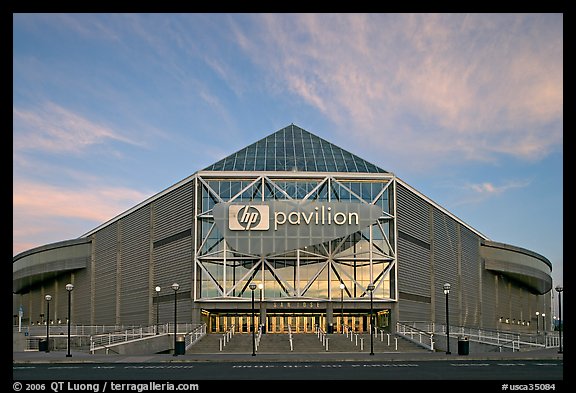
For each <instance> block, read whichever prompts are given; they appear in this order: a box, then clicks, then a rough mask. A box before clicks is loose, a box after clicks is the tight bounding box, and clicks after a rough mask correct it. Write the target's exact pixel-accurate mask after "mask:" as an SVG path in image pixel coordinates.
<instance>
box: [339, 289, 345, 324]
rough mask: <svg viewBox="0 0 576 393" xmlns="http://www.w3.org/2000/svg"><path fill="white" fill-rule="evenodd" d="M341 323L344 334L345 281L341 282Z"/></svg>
mask: <svg viewBox="0 0 576 393" xmlns="http://www.w3.org/2000/svg"><path fill="white" fill-rule="evenodd" d="M340 325H341V327H342V334H344V283H340Z"/></svg>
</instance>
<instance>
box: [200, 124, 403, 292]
mask: <svg viewBox="0 0 576 393" xmlns="http://www.w3.org/2000/svg"><path fill="white" fill-rule="evenodd" d="M220 171H230V172H234V173H225V174H224V173H219V172H220ZM255 171H256V172H255ZM279 172H284V173H279ZM285 172H291V173H290V174H287V173H285ZM324 172H334V173H331V174H326V173H324ZM393 188H394V182H393V176H392V175H391V174H389V173H388V172H386V171H384V170H382V169H380V168H378V167H376V166H375V165H372V164H370V163H368V162H366V161H364V160H362V159H360V158H358V157H357V156H355V155H353V154H351V153H349V152H347V151H345V150H343V149H341V148H338V147H336V146H334V145H332V144H331V143H329V142H326V141H324V140H323V139H321V138H318V137H316V136H314V135H312V134H310V133H308V132H307V131H305V130H303V129H301V128H299V127H296V126H288V127H286V128H284V129H282V130H280V131H278V132H276V133H274V134H272V135H270V136H269V137H267V138H264V139H262V140H260V141H258V142H256V143H254V144H252V145H250V146H248V147H246V148H245V149H242V150H240V151H239V152H237V153H235V154H232V155H231V156H229V157H226V158H224V159H222V160H220V161H219V162H217V163H215V164H214V165H212V166H210V167H208V168H206V169H205V170H204V171H201V172H200V173H199V175H198V181H197V192H198V194H197V195H199V198H198V199H197V201H196V202H197V206H196V210H195V211H196V212H197V216H196V234H197V239H196V247H195V264H196V274H195V277H197V280H199V281H200V282H199V283H197V284H198V285H196V286H195V287H196V288H197V291H196V293H195V300H211V299H213V300H216V299H217V300H223V299H227V300H234V299H249V298H250V297H251V291H250V289H249V287H248V286H249V285H250V284H251V283H255V284H257V285H259V284H261V285H263V288H262V298H263V299H264V300H282V301H289V300H292V299H293V300H302V299H314V300H332V299H336V300H340V298H341V296H342V295H343V298H344V300H369V298H370V296H369V293H368V292H367V287H368V285H369V284H370V283H374V285H375V287H376V288H375V290H374V293H373V297H374V299H378V300H380V301H382V300H389V301H394V300H395V277H396V270H395V269H396V252H395V244H396V239H395V238H394V236H395V233H396V231H395V225H396V224H395V220H394V211H395V208H394V189H393ZM274 200H283V201H298V202H301V201H311V202H349V203H350V202H351V203H358V204H370V205H375V206H378V207H379V210H380V209H381V211H382V214H381V215H380V217H379V218H378V219H377V220H376V222H374V223H373V224H372V225H370V226H367V227H365V228H363V229H361V230H359V231H357V232H354V233H352V234H348V235H346V236H342V237H338V238H334V239H330V240H328V241H325V242H323V243H320V244H314V245H310V246H307V247H302V248H299V249H293V250H288V251H282V252H280V253H271V254H267V255H257V254H254V255H252V254H246V253H241V252H238V251H236V250H234V249H231V248H230V246H229V245H228V244H227V243H226V241H225V238H224V234H223V233H221V232H220V231H219V230H218V227H217V226H216V225H215V223H214V216H213V214H212V209H213V208H214V206H215V205H216V204H218V203H223V202H234V203H240V202H243V203H252V204H254V203H264V202H266V201H274ZM341 284H344V290H343V294H342V293H341V288H340V285H341Z"/></svg>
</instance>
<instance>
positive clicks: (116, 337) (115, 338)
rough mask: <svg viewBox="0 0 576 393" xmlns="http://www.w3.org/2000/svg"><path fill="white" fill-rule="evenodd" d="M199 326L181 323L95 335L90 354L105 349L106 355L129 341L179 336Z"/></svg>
mask: <svg viewBox="0 0 576 393" xmlns="http://www.w3.org/2000/svg"><path fill="white" fill-rule="evenodd" d="M198 326H199V325H198V324H191V323H186V324H184V323H179V324H178V325H177V326H176V327H174V324H171V323H165V324H163V325H152V326H145V327H137V328H132V329H126V330H123V331H116V332H109V333H104V334H98V335H93V336H90V353H92V354H94V352H95V351H96V350H98V349H105V350H106V353H108V352H109V351H110V348H111V347H112V346H117V345H120V344H124V343H126V342H129V341H134V340H141V339H144V338H148V337H154V336H157V335H160V334H161V335H165V334H178V332H179V331H180V332H185V333H188V332H191V331H193V330H194V329H196V328H197V327H198Z"/></svg>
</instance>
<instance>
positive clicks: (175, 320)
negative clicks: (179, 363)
mask: <svg viewBox="0 0 576 393" xmlns="http://www.w3.org/2000/svg"><path fill="white" fill-rule="evenodd" d="M179 289H180V284H178V283H174V284H172V290H173V291H174V356H178V352H177V351H176V335H177V333H178V319H177V318H176V313H177V312H178V296H177V294H178V290H179Z"/></svg>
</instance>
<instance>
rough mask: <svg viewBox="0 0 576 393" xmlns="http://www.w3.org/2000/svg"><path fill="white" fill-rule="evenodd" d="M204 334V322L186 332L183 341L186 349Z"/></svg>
mask: <svg viewBox="0 0 576 393" xmlns="http://www.w3.org/2000/svg"><path fill="white" fill-rule="evenodd" d="M205 335H206V324H205V323H203V324H201V325H200V326H197V327H195V328H194V329H193V330H192V331H190V332H188V333H186V335H185V336H184V342H185V343H186V344H185V345H186V349H187V350H188V349H189V348H190V347H191V346H192V345H194V344H196V343H197V342H198V341H200V339H201V338H202V337H204V336H205Z"/></svg>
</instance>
